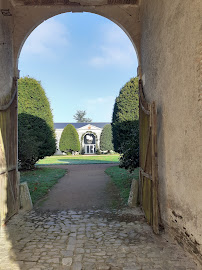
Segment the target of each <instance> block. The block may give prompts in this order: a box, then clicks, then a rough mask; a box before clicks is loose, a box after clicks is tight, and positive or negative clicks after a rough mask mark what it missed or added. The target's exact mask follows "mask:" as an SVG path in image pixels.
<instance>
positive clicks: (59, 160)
mask: <svg viewBox="0 0 202 270" xmlns="http://www.w3.org/2000/svg"><path fill="white" fill-rule="evenodd" d="M119 157H120V155H118V154H116V155H93V156H87V155H75V156H51V157H45V158H44V159H41V160H39V161H38V163H37V165H59V164H60V165H72V164H100V163H118V162H119Z"/></svg>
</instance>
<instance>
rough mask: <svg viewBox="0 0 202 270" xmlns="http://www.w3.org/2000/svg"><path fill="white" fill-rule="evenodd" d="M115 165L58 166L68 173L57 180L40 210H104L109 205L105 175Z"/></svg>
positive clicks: (107, 177) (108, 178) (107, 178)
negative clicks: (107, 169)
mask: <svg viewBox="0 0 202 270" xmlns="http://www.w3.org/2000/svg"><path fill="white" fill-rule="evenodd" d="M116 165H117V164H89V165H58V166H52V167H53V168H64V169H67V170H68V173H67V174H66V175H65V176H64V177H63V178H61V179H60V180H59V183H58V184H56V185H55V186H54V187H53V188H52V189H51V191H50V193H49V194H48V199H47V200H46V201H45V202H44V203H43V204H42V205H41V206H40V209H41V210H44V211H46V210H67V209H72V210H88V209H104V208H108V207H109V205H110V199H111V198H110V194H109V192H107V184H108V183H109V181H110V177H109V176H108V175H107V174H105V172H104V171H105V170H106V168H108V167H112V166H116Z"/></svg>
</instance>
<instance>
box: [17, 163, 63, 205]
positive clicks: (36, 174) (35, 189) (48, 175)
mask: <svg viewBox="0 0 202 270" xmlns="http://www.w3.org/2000/svg"><path fill="white" fill-rule="evenodd" d="M65 173H66V170H64V169H53V168H37V169H35V170H33V171H22V172H21V173H20V182H21V183H22V182H25V181H26V182H27V184H28V187H29V191H30V195H31V198H32V203H33V204H35V203H36V202H37V201H38V200H39V199H41V198H43V197H44V196H45V195H46V194H47V193H48V192H49V190H50V189H51V188H52V187H53V185H55V184H56V183H57V182H58V180H59V179H60V178H61V177H63V176H64V175H65Z"/></svg>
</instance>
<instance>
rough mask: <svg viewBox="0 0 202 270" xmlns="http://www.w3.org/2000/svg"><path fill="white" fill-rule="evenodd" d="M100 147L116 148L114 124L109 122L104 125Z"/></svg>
mask: <svg viewBox="0 0 202 270" xmlns="http://www.w3.org/2000/svg"><path fill="white" fill-rule="evenodd" d="M100 149H101V150H102V151H110V150H114V146H113V142H112V126H111V124H107V125H105V126H104V128H103V130H102V133H101V136H100Z"/></svg>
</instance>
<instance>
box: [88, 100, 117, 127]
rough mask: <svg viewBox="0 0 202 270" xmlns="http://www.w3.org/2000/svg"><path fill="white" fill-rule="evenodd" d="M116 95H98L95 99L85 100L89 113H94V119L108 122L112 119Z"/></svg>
mask: <svg viewBox="0 0 202 270" xmlns="http://www.w3.org/2000/svg"><path fill="white" fill-rule="evenodd" d="M114 101H115V97H114V96H107V97H97V98H94V99H86V100H84V104H86V105H87V106H86V107H87V111H88V115H92V118H93V121H94V119H96V121H101V122H108V121H109V119H112V110H113V106H114Z"/></svg>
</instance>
